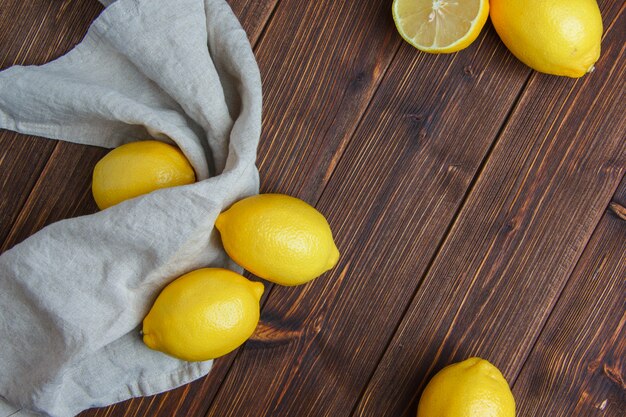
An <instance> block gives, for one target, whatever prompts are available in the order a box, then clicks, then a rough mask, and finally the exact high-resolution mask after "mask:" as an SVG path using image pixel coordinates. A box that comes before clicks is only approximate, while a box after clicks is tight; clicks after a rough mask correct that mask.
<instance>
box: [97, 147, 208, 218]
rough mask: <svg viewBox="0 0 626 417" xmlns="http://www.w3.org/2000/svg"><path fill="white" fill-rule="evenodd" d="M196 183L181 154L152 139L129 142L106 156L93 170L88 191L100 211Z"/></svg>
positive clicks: (189, 167)
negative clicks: (170, 188)
mask: <svg viewBox="0 0 626 417" xmlns="http://www.w3.org/2000/svg"><path fill="white" fill-rule="evenodd" d="M195 180H196V175H195V173H194V171H193V168H192V167H191V165H190V164H189V161H188V160H187V158H185V155H183V153H182V152H181V151H180V149H178V148H177V147H175V146H172V145H169V144H167V143H163V142H159V141H156V140H146V141H139V142H130V143H127V144H124V145H121V146H119V147H117V148H115V149H113V150H112V151H111V152H109V153H108V154H106V155H105V156H104V158H102V159H101V160H100V161H98V163H97V164H96V166H95V168H94V170H93V180H92V184H91V191H92V193H93V197H94V199H95V200H96V204H97V205H98V207H99V208H100V210H104V209H105V208H107V207H111V206H113V205H115V204H117V203H120V202H122V201H124V200H128V199H130V198H134V197H137V196H140V195H142V194H147V193H149V192H151V191H154V190H158V189H159V188H166V187H173V186H176V185H184V184H191V183H193V182H194V181H195Z"/></svg>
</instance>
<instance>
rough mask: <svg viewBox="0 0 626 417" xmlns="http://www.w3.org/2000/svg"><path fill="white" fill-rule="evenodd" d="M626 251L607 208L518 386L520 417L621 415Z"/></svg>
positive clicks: (625, 388)
mask: <svg viewBox="0 0 626 417" xmlns="http://www.w3.org/2000/svg"><path fill="white" fill-rule="evenodd" d="M614 202H615V203H614V206H613V207H624V206H625V205H626V179H625V180H624V181H622V185H621V187H620V189H619V190H618V192H617V194H616V196H615V198H614ZM625 254H626V219H623V218H620V217H619V216H618V214H617V213H616V212H615V211H613V210H612V209H610V208H609V209H608V210H607V211H606V212H605V214H604V216H603V217H602V220H601V221H600V224H599V225H598V228H597V229H596V231H595V232H594V234H593V236H592V238H591V240H590V241H589V244H588V246H587V249H586V250H585V252H584V253H583V256H582V257H581V259H580V261H579V262H578V265H577V267H576V270H575V271H574V273H573V274H572V278H571V279H570V280H569V282H568V283H567V286H566V287H565V289H564V291H563V293H562V294H561V297H560V299H559V302H558V303H557V305H556V307H555V308H554V310H553V312H552V314H551V316H550V319H549V320H548V323H547V325H546V327H545V329H544V330H543V331H542V333H541V336H540V338H539V339H538V341H537V343H536V344H535V346H534V348H533V350H532V352H531V354H530V356H529V358H528V360H527V361H526V363H525V365H524V367H523V368H522V371H521V374H520V376H519V377H518V379H517V381H516V383H515V386H514V389H513V393H514V395H515V397H516V398H517V406H518V415H519V416H520V417H524V416H537V415H546V416H553V417H561V416H562V417H565V416H603V417H621V416H624V415H626V383H625V375H626V363H625V362H624V359H625V358H626V303H625V299H624V296H625V295H626V256H625Z"/></svg>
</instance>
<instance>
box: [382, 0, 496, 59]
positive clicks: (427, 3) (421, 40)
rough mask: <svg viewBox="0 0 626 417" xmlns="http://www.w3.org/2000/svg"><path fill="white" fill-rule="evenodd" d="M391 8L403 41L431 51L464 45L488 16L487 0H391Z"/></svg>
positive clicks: (467, 43) (474, 36) (462, 46)
mask: <svg viewBox="0 0 626 417" xmlns="http://www.w3.org/2000/svg"><path fill="white" fill-rule="evenodd" d="M392 8H393V20H394V22H395V23H396V28H398V32H400V35H402V37H403V38H404V40H405V41H407V42H408V43H410V44H411V45H413V46H414V47H416V48H417V49H419V50H421V51H424V52H430V53H435V54H441V53H450V52H456V51H460V50H461V49H464V48H467V47H468V46H469V45H470V44H471V43H472V42H474V40H476V38H477V37H478V34H479V33H480V30H481V29H482V28H483V26H484V25H485V22H486V21H487V16H489V0H394V1H393V6H392Z"/></svg>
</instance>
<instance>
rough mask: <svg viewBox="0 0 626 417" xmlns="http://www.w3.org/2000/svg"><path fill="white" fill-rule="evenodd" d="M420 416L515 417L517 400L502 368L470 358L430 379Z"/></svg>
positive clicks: (419, 406)
mask: <svg viewBox="0 0 626 417" xmlns="http://www.w3.org/2000/svg"><path fill="white" fill-rule="evenodd" d="M417 417H515V400H514V398H513V394H512V393H511V389H510V388H509V384H508V383H507V382H506V380H505V379H504V377H503V376H502V373H500V371H499V370H498V368H496V367H495V366H493V365H492V364H491V363H489V362H487V361H486V360H484V359H480V358H469V359H466V360H464V361H463V362H458V363H455V364H452V365H449V366H447V367H445V368H443V369H442V370H441V371H439V372H438V373H437V374H436V375H435V376H434V377H433V378H432V379H431V380H430V382H429V383H428V385H426V388H425V389H424V392H423V393H422V397H421V398H420V401H419V405H418V407H417Z"/></svg>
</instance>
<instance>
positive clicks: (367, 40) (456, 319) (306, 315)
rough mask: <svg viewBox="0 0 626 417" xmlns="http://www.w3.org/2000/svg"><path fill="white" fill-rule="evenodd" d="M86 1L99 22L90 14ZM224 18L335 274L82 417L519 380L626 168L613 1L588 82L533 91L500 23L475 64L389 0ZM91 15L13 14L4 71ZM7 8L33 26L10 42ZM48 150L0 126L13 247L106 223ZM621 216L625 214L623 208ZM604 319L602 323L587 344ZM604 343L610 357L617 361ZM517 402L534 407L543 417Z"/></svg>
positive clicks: (400, 401) (277, 174) (316, 400)
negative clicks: (480, 369) (135, 391)
mask: <svg viewBox="0 0 626 417" xmlns="http://www.w3.org/2000/svg"><path fill="white" fill-rule="evenodd" d="M86 3H90V5H88V7H87V9H88V10H91V11H92V14H89V13H85V14H84V15H82V14H81V13H83V12H84V10H85V4H86ZM92 3H93V4H92ZM229 3H230V4H231V6H232V8H233V10H234V11H235V13H236V15H237V16H238V17H239V18H240V20H241V22H242V24H243V26H244V29H245V30H246V31H247V33H248V36H249V38H250V39H251V41H252V43H253V45H255V48H254V50H255V55H256V56H257V59H258V62H259V67H260V69H261V74H262V78H263V89H264V115H263V135H262V140H261V145H260V149H259V166H260V171H261V179H262V191H265V192H267V191H278V192H285V193H288V194H292V195H296V196H299V197H301V198H303V199H305V200H307V201H309V202H311V203H314V204H317V206H318V208H319V209H320V210H321V211H322V212H323V213H325V214H327V215H328V216H329V218H330V221H331V224H332V227H333V230H334V232H335V235H336V236H337V240H338V244H339V248H340V250H341V251H342V260H341V263H340V265H339V266H338V267H337V268H336V270H335V271H333V272H332V273H331V274H326V275H325V276H323V277H322V278H320V279H318V280H316V281H314V282H313V283H311V284H309V285H306V286H303V287H297V288H284V287H274V288H271V287H270V288H269V291H268V292H266V296H265V297H266V298H265V299H266V300H267V304H266V305H265V307H264V310H263V313H262V322H261V324H260V325H259V327H258V329H257V331H256V333H255V335H254V336H253V337H252V339H251V340H250V341H249V342H248V343H247V344H246V345H245V348H244V349H241V350H239V351H237V352H234V353H232V354H230V355H228V356H226V357H224V358H220V359H219V360H218V361H216V364H215V367H214V369H213V370H212V372H211V373H210V374H209V376H208V377H206V378H202V379H200V380H198V381H196V382H194V383H191V384H188V385H185V386H183V387H180V388H178V389H175V390H172V391H169V392H167V393H164V394H161V395H157V396H152V397H146V398H136V399H133V400H130V401H127V402H124V403H120V404H116V405H114V406H111V407H107V408H102V409H97V410H90V411H87V412H85V413H82V414H81V415H82V416H85V417H86V416H89V415H92V416H100V417H104V416H118V417H121V416H128V417H131V416H136V417H139V416H147V415H150V416H203V415H211V416H251V417H253V416H261V415H267V416H270V415H271V416H325V415H328V416H330V415H332V416H347V415H350V414H356V415H376V416H378V415H393V416H399V415H403V414H402V413H404V414H406V413H407V412H408V414H409V415H410V414H412V413H413V412H414V406H415V398H416V395H417V394H418V392H419V390H420V388H421V387H423V383H424V381H425V380H426V378H428V377H429V376H430V375H432V373H433V372H434V371H436V370H437V369H438V368H439V367H441V366H443V364H445V363H447V362H449V361H451V360H453V359H455V358H461V357H462V356H463V355H464V354H469V353H474V352H476V353H481V354H483V353H484V354H485V355H486V356H490V359H492V358H493V360H494V361H495V362H496V363H497V364H498V365H499V366H503V370H505V373H506V374H507V376H508V377H509V378H510V379H513V380H514V379H515V378H514V377H515V376H516V375H517V373H518V372H519V369H520V367H521V366H522V364H523V363H524V358H525V357H526V356H527V355H528V352H529V351H530V350H531V348H532V346H533V343H534V341H535V339H536V337H537V336H538V334H539V331H540V330H541V325H542V323H544V322H545V319H546V317H548V315H549V313H550V311H551V310H552V307H553V305H554V303H555V302H556V300H557V299H559V295H560V299H559V304H557V305H560V304H561V303H562V302H566V301H568V300H570V298H575V297H576V296H577V294H578V292H577V291H578V288H579V286H577V285H574V284H572V285H574V287H572V288H574V290H571V292H572V294H571V295H569V294H570V293H569V292H568V288H569V286H568V287H566V290H565V292H563V293H562V295H561V289H562V288H563V286H565V283H566V281H567V277H568V276H569V272H570V271H571V270H572V268H573V267H574V265H575V263H576V261H577V260H578V258H579V256H580V253H581V252H582V250H583V248H584V247H585V244H586V242H587V240H588V238H589V236H590V235H591V232H592V230H593V229H594V227H595V224H596V223H597V222H598V220H599V219H600V218H601V216H602V214H603V211H604V209H605V208H606V206H607V203H608V198H609V196H610V195H611V193H612V192H613V190H614V189H615V187H616V184H617V182H618V181H619V178H620V175H623V172H624V169H626V167H625V165H626V163H625V160H624V156H625V155H624V151H625V149H624V146H626V145H624V141H623V138H624V135H623V134H622V133H623V132H624V131H625V130H624V128H625V126H624V118H623V116H622V115H623V114H624V111H625V109H624V107H623V106H624V104H623V103H624V102H626V101H625V100H624V98H625V97H624V70H623V67H624V58H623V50H622V49H620V48H623V45H622V44H623V42H622V41H621V39H624V36H625V34H624V29H623V28H624V26H625V25H624V19H623V17H621V20H615V16H617V15H618V14H619V13H622V14H623V12H620V8H622V9H623V7H624V6H623V4H621V5H620V4H619V3H620V2H614V1H612V0H605V1H601V2H600V5H601V7H602V10H603V14H604V18H605V27H611V31H610V33H609V36H608V37H607V39H605V42H604V44H603V47H604V50H603V58H602V60H601V61H600V63H598V65H597V71H596V72H595V73H594V74H592V76H587V77H585V78H584V79H582V80H580V81H572V80H566V79H562V78H556V77H547V76H542V75H537V74H535V75H533V76H532V78H531V80H530V83H529V84H528V88H526V89H525V87H526V84H525V82H526V80H527V79H528V75H529V74H530V70H528V69H527V68H526V67H524V66H523V65H522V64H520V63H519V62H518V61H516V60H515V59H514V58H513V57H512V56H511V55H510V54H509V53H508V52H507V51H506V50H505V48H504V47H503V46H502V45H501V44H500V42H499V40H498V39H497V37H496V36H495V33H494V32H493V30H492V29H491V28H490V27H489V28H488V29H487V30H486V31H485V32H484V33H483V35H481V37H480V38H479V40H478V41H477V42H476V43H475V44H474V45H473V46H472V47H470V48H469V49H468V50H466V51H463V52H461V53H459V54H455V55H448V56H432V55H425V54H421V53H418V52H417V51H415V50H414V49H412V48H410V47H409V46H408V45H406V44H403V43H402V42H401V40H400V38H399V36H398V35H397V34H396V32H395V29H394V27H393V22H392V21H391V17H390V10H389V9H390V3H389V1H386V0H375V1H371V2H331V1H326V0H321V1H318V2H304V3H303V2H297V1H295V0H281V2H280V3H278V0H268V1H261V2H255V1H251V0H229ZM5 4H8V5H9V8H5V7H4V6H5ZM94 4H95V5H94ZM81 7H82V9H81ZM99 9H100V7H99V5H98V3H97V2H95V1H94V0H84V1H60V2H47V1H42V0H29V1H27V2H23V4H22V2H17V1H15V0H3V1H2V5H0V29H5V28H7V30H6V31H4V30H3V31H0V33H2V35H0V51H2V56H0V59H5V61H6V62H9V60H11V62H15V63H17V62H20V60H21V59H25V60H26V61H25V62H29V61H28V60H32V61H30V62H31V63H43V62H45V61H46V60H48V59H49V58H51V57H53V56H58V55H60V54H62V53H63V52H65V51H66V50H68V49H69V48H70V47H71V45H72V44H73V43H72V42H74V43H76V42H78V41H79V40H80V38H81V37H82V35H81V34H80V31H81V30H86V27H87V26H88V24H89V22H90V21H91V20H92V19H93V17H95V15H96V14H97V13H98V11H99ZM7 10H9V11H10V13H9V12H7ZM13 13H18V14H20V13H21V15H20V16H23V19H22V18H20V20H19V21H20V22H22V23H20V25H22V26H23V27H24V29H22V30H19V31H15V30H14V26H13V25H14V24H15V23H14V21H15V19H13V18H12V14H13ZM38 25H39V26H38ZM60 26H62V27H64V28H65V29H64V30H66V31H68V32H67V33H65V34H64V35H63V37H57V35H58V34H57V32H55V30H58V29H59V27H60ZM616 27H617V28H616ZM7 32H11V35H10V36H12V37H14V39H13V40H11V41H8V40H7V39H8V38H7V37H6V36H7V35H5V33H7ZM59 36H60V35H59ZM55 42H56V43H55ZM5 45H8V46H10V47H13V48H14V50H13V52H10V53H8V54H7V55H6V57H8V58H5V53H4V47H5ZM400 45H402V46H400ZM65 47H67V49H64V48H65ZM46 48H48V49H46ZM398 48H400V49H398ZM25 51H26V52H25ZM46 53H47V54H49V55H45V54H46ZM11 54H13V55H11ZM37 54H41V55H37ZM5 61H1V62H2V65H5ZM8 65H11V63H10V62H9V63H8V64H6V66H8ZM0 67H1V66H0ZM381 80H382V82H381ZM522 91H523V94H522V95H521V100H520V101H519V103H518V104H517V105H516V106H515V107H512V106H513V105H514V103H516V102H517V101H518V99H519V98H520V92H522ZM509 116H510V122H509V123H506V121H507V120H508V119H509ZM503 125H505V126H504V130H502V128H503ZM620 130H621V131H620ZM500 134H502V135H501V136H502V137H501V139H500V140H499V141H498V142H497V144H496V146H495V148H493V144H494V142H495V139H496V138H497V137H498V136H499V135H500ZM7 135H8V136H7ZM620 135H621V136H620ZM6 138H9V139H6ZM620 139H622V142H621V143H620V142H619V140H620ZM54 143H55V142H54V141H42V140H39V139H34V138H27V137H24V136H20V135H16V134H12V133H7V132H0V178H2V180H3V184H9V186H5V185H3V187H2V189H1V190H0V216H2V217H0V218H1V219H2V225H0V242H3V244H2V248H3V249H1V250H5V249H6V248H8V247H11V246H12V245H14V244H15V243H16V242H19V241H21V240H22V239H24V238H25V237H27V236H28V235H30V234H32V233H35V232H36V231H37V230H39V229H40V228H41V227H43V226H45V225H46V224H49V223H50V222H52V221H56V220H58V219H61V218H67V217H73V216H76V215H80V214H86V213H90V212H93V211H94V210H95V206H94V205H93V202H92V201H91V196H90V192H89V191H90V190H89V178H90V176H91V170H92V168H93V164H95V162H96V161H97V159H98V158H99V156H100V155H103V154H104V152H105V151H104V150H102V149H97V148H90V147H82V146H79V145H72V144H66V143H58V144H56V145H55V144H54ZM5 144H7V145H5ZM586 147H588V148H589V150H590V151H589V152H586ZM488 156H490V157H489V158H488V159H487V161H485V158H487V157H488ZM31 167H32V168H31ZM31 169H32V171H30V170H31ZM29 171H30V172H31V173H30V174H27V175H25V174H24V173H25V172H29ZM40 173H42V175H40ZM68 173H71V174H68ZM477 173H480V177H479V179H478V180H477V182H475V181H476V180H475V177H476V175H477ZM68 176H71V178H68ZM5 178H7V179H5ZM5 187H7V188H5ZM33 187H34V188H33ZM31 189H32V192H31ZM470 189H471V194H470V195H469V197H468V196H467V194H468V190H470ZM7 197H8V198H7ZM27 197H28V198H27ZM320 197H321V198H320ZM614 203H615V204H617V205H615V204H614V205H613V207H617V209H616V210H617V211H615V210H614V209H611V210H613V212H614V213H617V212H619V207H623V205H624V204H623V203H624V202H623V201H622V202H621V203H620V201H619V200H616V201H614ZM620 204H621V205H620ZM22 206H23V207H24V208H23V210H20V209H21V207H22ZM461 206H463V209H462V211H461V216H460V217H458V218H456V220H455V216H457V215H458V214H459V212H458V210H459V208H460V207H461ZM606 216H607V215H606V214H605V217H606ZM5 219H6V222H5ZM603 222H604V220H603ZM601 225H602V223H601ZM450 228H451V229H450ZM601 228H602V226H600V227H599V229H598V230H601ZM596 233H597V232H596ZM594 236H595V235H594ZM444 238H445V243H444V244H443V246H441V245H442V239H444ZM596 244H598V245H600V243H599V242H596V241H595V240H594V239H592V240H591V244H590V247H589V248H588V251H591V250H593V245H596ZM606 245H608V244H606ZM606 245H605V246H603V247H607V246H606ZM1 250H0V251H1ZM590 253H592V255H589V256H590V257H591V258H593V259H595V258H594V256H595V255H593V253H595V252H590ZM436 255H437V257H436V258H434V257H435V256H436ZM433 258H434V259H433ZM591 258H590V259H591ZM582 259H583V260H584V259H586V258H585V257H584V256H583V258H582ZM590 262H592V261H590ZM581 264H582V261H581ZM611 265H613V264H611ZM607 268H608V269H605V270H604V271H609V270H615V269H614V268H613V269H611V268H612V267H607ZM620 268H621V267H620ZM620 271H621V270H620ZM602 273H603V274H604V272H602ZM527 274H528V275H527ZM528 276H530V277H531V279H528ZM574 276H576V273H575V275H574ZM422 281H424V283H423V285H422ZM420 285H421V286H420ZM535 286H536V288H535ZM585 288H588V287H585ZM589 288H590V287H589ZM594 288H595V287H594ZM582 291H586V290H582ZM268 293H269V296H268ZM613 293H614V291H613V290H612V289H611V291H610V294H613ZM610 294H609V295H606V296H605V297H604V298H603V299H602V300H606V301H601V303H602V304H601V305H602V306H608V305H609V304H608V303H609V301H608V300H609V298H610ZM509 300H514V302H513V305H512V307H511V306H510V305H509V304H510V303H509ZM570 301H571V300H570ZM509 308H510V310H509ZM407 309H408V310H407ZM558 311H559V309H558V308H557V310H555V314H557V312H558ZM564 311H565V310H564ZM611 311H613V310H611ZM407 312H408V313H407ZM516 315H517V316H519V318H521V319H523V321H522V322H521V323H520V322H518V321H517V320H514V318H515V317H516ZM561 316H563V320H566V318H565V313H563V314H562V315H561ZM403 317H404V319H403ZM576 317H578V318H576V319H575V320H578V321H577V323H580V320H581V318H580V316H576ZM598 317H600V316H598ZM603 317H605V316H603ZM613 319H614V318H606V319H602V318H599V319H598V323H603V324H601V326H602V327H601V330H599V331H598V333H597V335H594V337H595V338H590V339H589V343H591V344H592V345H590V350H592V349H596V348H597V347H598V346H599V344H600V341H601V340H603V337H607V335H609V333H610V332H611V331H613V330H614V329H615V327H612V326H613V324H612V323H614V320H613ZM602 320H605V321H602ZM607 320H608V321H607ZM398 325H400V327H399V330H398ZM492 326H493V327H494V328H493V329H492V328H491V327H492ZM553 326H555V327H557V328H558V326H559V321H558V320H557V321H556V322H555V324H554V325H553ZM550 328H551V327H550V322H549V324H548V326H547V327H546V329H550ZM502 329H506V330H507V332H505V331H503V330H502ZM605 329H606V330H605ZM607 332H608V333H607ZM568 334H569V333H567V334H566V335H565V336H563V337H568V336H567V335H568ZM618 336H619V334H618ZM542 337H543V336H541V337H540V338H539V345H538V346H541V340H542ZM527 338H528V340H527ZM622 339H623V337H622ZM546 340H547V339H546ZM545 344H546V346H547V345H548V344H549V343H548V342H545ZM603 346H606V352H607V353H606V357H614V356H615V355H619V354H620V353H619V352H621V350H619V349H622V350H623V348H622V347H619V346H618V345H617V344H615V343H614V344H610V343H609V344H605V345H603ZM582 348H584V346H582V345H581V349H582ZM507 349H508V350H507ZM546 349H547V348H546ZM602 349H603V348H602ZM520 352H521V353H520ZM554 352H555V353H553V356H554V355H557V356H558V355H560V354H561V353H560V352H559V351H554ZM533 354H534V352H533V353H532V354H531V356H530V358H531V360H529V361H528V362H526V364H527V366H531V365H532V363H533V360H532V358H533V356H532V355H533ZM557 356H554V357H557ZM621 356H623V353H622V354H621ZM541 357H542V358H543V356H541ZM577 357H578V356H576V358H577ZM616 357H619V356H616ZM381 358H382V362H381ZM573 358H574V356H573ZM548 360H549V361H551V360H550V359H548ZM572 360H575V359H572ZM550 363H552V362H550ZM231 366H232V367H231ZM610 366H611V367H610V369H611V370H614V369H619V368H616V367H615V362H610ZM528 372H530V371H528ZM609 373H610V374H611V375H615V373H614V372H613V373H612V371H609ZM372 375H373V376H374V377H373V378H372ZM522 375H524V373H523V372H522ZM622 375H623V373H622ZM579 376H580V375H578V374H577V375H574V376H573V377H576V378H577V377H579ZM520 381H524V379H523V378H521V379H520ZM585 381H587V382H585V383H588V385H587V386H588V387H591V388H589V390H588V392H589V393H593V395H592V396H590V397H589V398H595V396H596V395H601V394H604V393H607V398H610V399H612V400H610V401H616V402H615V404H618V405H619V398H618V400H614V399H615V398H617V397H616V395H617V393H618V392H619V391H616V390H614V388H606V386H605V385H601V384H603V383H605V382H606V381H604V380H603V381H604V382H602V383H598V384H596V383H595V382H593V381H591V382H589V381H590V380H589V378H588V379H586V380H585ZM520 384H522V383H521V382H520ZM520 387H523V385H520ZM519 389H520V390H521V389H523V388H519ZM516 392H518V388H517V387H516ZM525 392H526V391H524V393H523V394H522V393H520V394H518V395H520V396H523V397H524V398H523V402H524V401H525V402H527V404H529V405H528V408H529V409H531V410H539V408H537V407H542V406H548V405H547V403H546V401H547V400H546V398H543V397H541V398H538V397H536V396H534V394H533V393H532V392H529V393H525ZM571 392H573V391H570V390H568V391H567V392H566V391H559V394H564V395H566V396H568V395H570V394H571ZM571 395H574V394H571ZM526 396H528V398H525V397H526ZM214 398H215V400H214ZM566 398H567V399H566V400H563V401H572V399H573V398H574V397H569V396H568V397H566ZM518 402H519V398H518ZM568 404H570V403H568ZM611 404H612V405H610V406H611V407H612V408H610V409H609V408H606V407H605V408H606V409H607V410H609V411H610V412H612V411H613V410H615V409H616V408H615V407H616V406H615V404H613V403H611ZM622 404H623V401H622ZM570 405H571V404H570ZM550 406H551V407H553V409H556V408H554V407H558V402H554V401H553V404H550ZM608 406H609V405H607V407H608ZM579 410H583V409H579ZM538 414H541V413H538ZM538 414H537V413H535V415H538ZM525 415H530V414H525ZM546 415H547V414H546ZM564 415H565V414H564ZM590 415H593V414H590Z"/></svg>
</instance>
